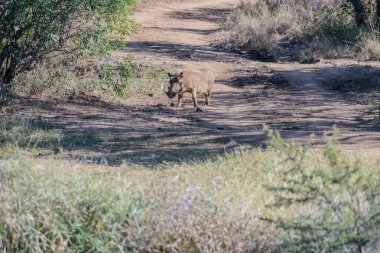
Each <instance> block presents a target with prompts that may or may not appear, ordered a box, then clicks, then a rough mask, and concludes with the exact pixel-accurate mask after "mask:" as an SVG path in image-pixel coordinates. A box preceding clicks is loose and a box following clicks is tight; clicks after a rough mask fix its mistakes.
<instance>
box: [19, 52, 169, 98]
mask: <svg viewBox="0 0 380 253" xmlns="http://www.w3.org/2000/svg"><path fill="white" fill-rule="evenodd" d="M171 70H172V69H171V68H170V67H167V68H165V67H164V68H162V67H155V66H142V65H136V64H134V63H132V62H131V61H130V60H128V59H126V58H123V57H116V56H113V57H111V56H109V57H93V58H87V59H80V60H77V61H70V60H65V61H60V60H57V59H55V60H54V61H53V62H46V63H43V64H40V65H38V66H36V67H35V68H34V69H33V70H32V71H30V72H26V73H23V74H21V75H19V76H18V77H17V80H16V82H15V84H16V85H15V87H14V92H15V93H16V94H18V95H28V96H29V95H39V96H44V95H45V96H53V97H54V96H56V97H60V98H62V97H68V98H70V99H76V98H81V97H93V96H95V97H97V98H98V99H101V100H106V101H108V100H111V101H114V100H121V99H130V98H132V97H136V96H148V95H149V96H155V95H158V94H160V87H161V85H162V84H165V83H166V82H167V76H166V73H167V72H168V71H171Z"/></svg>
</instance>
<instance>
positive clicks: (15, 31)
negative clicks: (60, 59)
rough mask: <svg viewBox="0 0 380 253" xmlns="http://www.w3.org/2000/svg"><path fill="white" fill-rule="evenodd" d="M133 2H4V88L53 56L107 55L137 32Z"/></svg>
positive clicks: (0, 11) (0, 24) (0, 35)
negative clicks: (123, 38)
mask: <svg viewBox="0 0 380 253" xmlns="http://www.w3.org/2000/svg"><path fill="white" fill-rule="evenodd" d="M134 3H135V0H17V1H16V0H6V1H1V2H0V81H1V82H5V83H8V82H10V81H11V80H12V79H13V78H14V77H15V76H16V75H17V74H18V73H20V72H23V71H26V70H30V69H32V68H33V67H34V66H35V64H36V63H38V62H39V61H41V60H43V59H46V58H51V57H54V56H57V55H67V54H70V55H72V56H78V55H86V54H91V53H93V52H106V51H107V50H109V49H111V48H112V47H114V46H115V44H116V45H117V44H118V43H112V41H119V40H120V39H121V38H122V37H123V36H125V35H127V34H129V33H131V32H134V31H135V30H136V29H137V25H136V23H135V22H134V21H133V19H132V18H131V12H130V10H129V7H130V6H131V5H133V4H134Z"/></svg>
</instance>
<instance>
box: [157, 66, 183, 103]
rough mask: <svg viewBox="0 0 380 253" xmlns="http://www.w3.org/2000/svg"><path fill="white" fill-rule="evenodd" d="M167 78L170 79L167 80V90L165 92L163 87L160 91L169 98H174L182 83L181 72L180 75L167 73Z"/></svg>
mask: <svg viewBox="0 0 380 253" xmlns="http://www.w3.org/2000/svg"><path fill="white" fill-rule="evenodd" d="M168 76H169V78H170V79H169V84H168V85H167V90H165V87H164V86H162V89H163V91H164V92H165V93H166V95H167V96H168V97H169V98H174V97H175V96H176V95H177V93H178V91H179V89H180V86H181V84H182V82H183V80H182V78H183V72H182V73H180V74H170V73H168Z"/></svg>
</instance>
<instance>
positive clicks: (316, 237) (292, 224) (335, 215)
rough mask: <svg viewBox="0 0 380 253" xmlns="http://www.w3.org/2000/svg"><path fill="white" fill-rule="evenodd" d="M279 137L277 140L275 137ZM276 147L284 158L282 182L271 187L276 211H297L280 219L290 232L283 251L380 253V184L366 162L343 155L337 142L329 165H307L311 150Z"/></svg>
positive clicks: (326, 153)
mask: <svg viewBox="0 0 380 253" xmlns="http://www.w3.org/2000/svg"><path fill="white" fill-rule="evenodd" d="M272 135H273V136H275V135H274V134H273V133H272ZM276 138H277V142H275V145H274V146H273V147H274V148H275V149H277V150H278V152H279V153H280V154H283V155H284V160H283V161H282V163H287V164H288V165H289V168H288V169H287V170H285V171H283V172H282V174H281V175H282V176H281V179H282V180H281V181H282V182H281V183H280V184H278V185H277V186H271V187H270V189H271V190H272V191H274V193H275V201H274V203H273V204H272V205H271V207H272V208H276V209H277V208H279V207H286V208H292V209H296V210H297V211H296V212H295V213H294V214H293V215H292V216H288V217H281V216H280V217H279V218H276V219H275V223H276V224H277V226H278V227H279V228H281V229H283V230H284V233H285V234H286V235H285V236H284V240H283V243H282V244H281V249H282V251H281V252H337V253H338V252H358V253H364V252H375V250H376V249H377V247H378V246H379V245H377V241H378V239H379V236H380V233H379V229H380V181H379V177H378V175H373V174H367V173H366V170H367V168H366V167H365V165H363V163H362V162H361V161H360V160H356V161H354V162H351V161H349V159H348V158H347V157H346V156H344V155H343V154H341V152H339V151H338V150H337V148H336V144H335V143H334V140H332V141H331V142H330V143H329V144H328V145H327V146H326V147H325V148H324V150H323V157H324V159H323V162H321V163H319V164H313V165H312V168H310V166H309V165H308V164H307V163H305V157H306V152H307V148H300V147H295V146H288V147H285V146H284V144H283V143H282V141H281V140H280V139H278V137H276Z"/></svg>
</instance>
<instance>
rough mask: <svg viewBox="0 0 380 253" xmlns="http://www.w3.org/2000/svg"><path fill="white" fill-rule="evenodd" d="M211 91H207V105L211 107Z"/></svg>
mask: <svg viewBox="0 0 380 253" xmlns="http://www.w3.org/2000/svg"><path fill="white" fill-rule="evenodd" d="M210 98H211V91H210V90H208V91H207V105H210Z"/></svg>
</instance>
